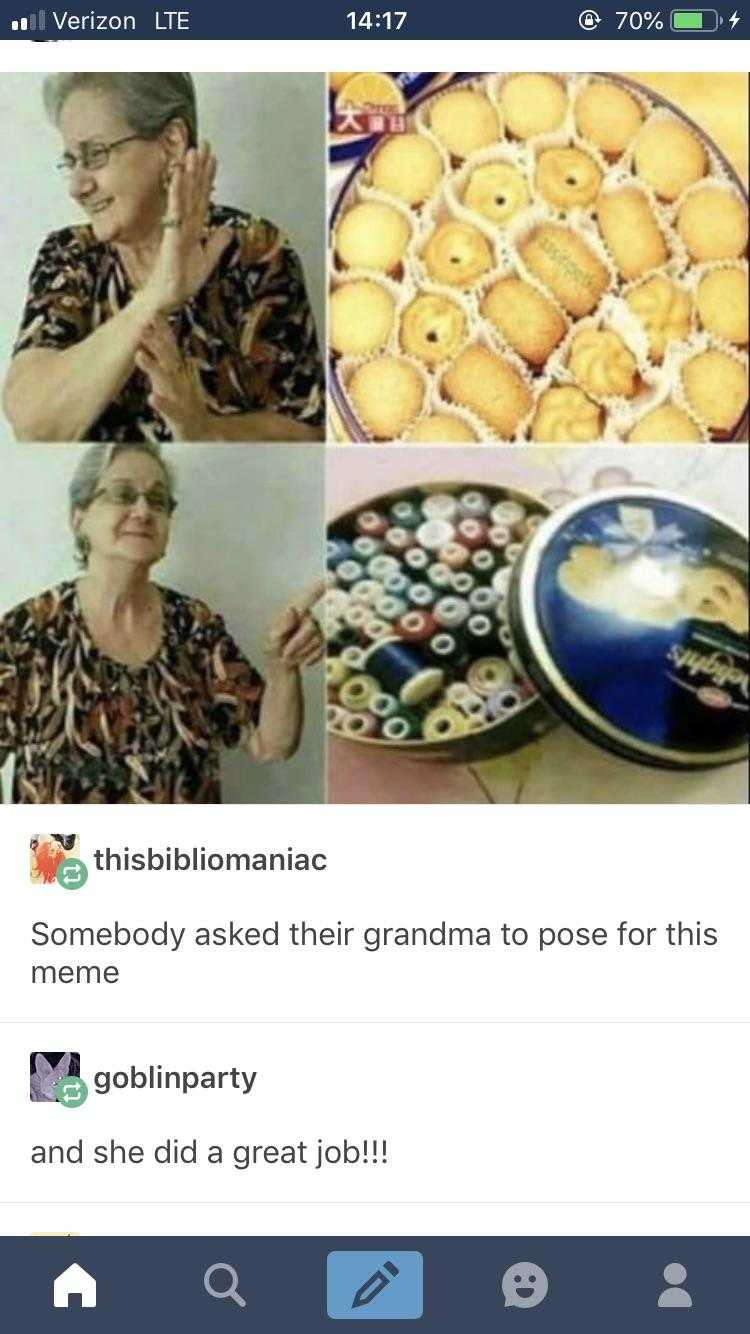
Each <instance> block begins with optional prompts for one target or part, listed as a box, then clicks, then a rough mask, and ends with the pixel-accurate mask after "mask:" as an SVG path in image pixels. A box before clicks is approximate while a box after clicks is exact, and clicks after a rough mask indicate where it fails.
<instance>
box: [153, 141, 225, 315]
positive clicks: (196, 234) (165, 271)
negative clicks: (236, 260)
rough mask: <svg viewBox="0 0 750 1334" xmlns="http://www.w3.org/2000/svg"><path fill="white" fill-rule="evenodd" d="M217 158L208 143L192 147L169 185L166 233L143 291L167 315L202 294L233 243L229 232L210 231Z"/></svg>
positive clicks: (223, 229)
mask: <svg viewBox="0 0 750 1334" xmlns="http://www.w3.org/2000/svg"><path fill="white" fill-rule="evenodd" d="M215 176H216V158H215V157H214V155H213V153H212V152H211V149H210V147H209V145H208V144H207V143H203V144H201V146H200V148H189V149H188V151H187V153H186V155H185V160H184V162H180V163H178V164H177V165H176V166H175V168H174V170H173V173H172V176H171V178H170V182H169V194H168V198H167V212H166V215H165V217H164V221H163V224H162V225H163V228H164V234H163V237H162V243H161V247H160V249H159V253H158V255H157V257H156V263H155V264H154V267H153V269H152V271H151V275H150V277H149V279H148V282H147V283H146V286H145V289H144V291H145V292H146V294H147V295H148V297H149V298H150V300H151V301H152V302H153V304H154V312H155V314H162V315H168V314H169V313H170V312H171V311H173V310H177V309H178V308H179V307H180V306H184V304H185V302H186V301H189V300H190V298H191V297H193V296H195V294H196V292H199V291H200V289H201V287H202V286H203V284H204V283H205V282H206V280H207V278H208V277H209V275H210V274H211V273H212V272H213V270H214V269H215V268H216V265H217V264H218V262H219V260H220V259H221V256H222V255H223V253H224V251H225V250H226V248H227V246H228V245H229V243H230V242H231V240H232V231H231V228H229V227H217V228H215V229H214V230H213V231H210V232H207V231H206V222H207V219H208V208H209V204H210V202H211V190H212V188H213V183H214V177H215Z"/></svg>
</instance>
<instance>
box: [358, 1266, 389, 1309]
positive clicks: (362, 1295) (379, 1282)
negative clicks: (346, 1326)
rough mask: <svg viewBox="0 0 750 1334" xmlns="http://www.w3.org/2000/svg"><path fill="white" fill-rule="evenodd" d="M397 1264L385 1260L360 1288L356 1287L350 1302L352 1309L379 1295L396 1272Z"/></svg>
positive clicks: (364, 1304)
mask: <svg viewBox="0 0 750 1334" xmlns="http://www.w3.org/2000/svg"><path fill="white" fill-rule="evenodd" d="M398 1272H399V1271H398V1266H397V1265H395V1264H394V1263H393V1261H392V1260H386V1261H385V1263H384V1264H383V1266H382V1268H381V1269H376V1270H375V1273H374V1274H370V1277H369V1278H368V1279H366V1280H365V1282H364V1283H363V1284H362V1287H361V1288H357V1291H356V1292H355V1294H354V1301H353V1302H352V1310H353V1311H355V1310H356V1309H357V1307H358V1306H369V1304H370V1302H371V1301H374V1300H375V1298H376V1297H379V1296H380V1294H381V1292H382V1291H383V1289H384V1288H387V1287H388V1284H389V1283H390V1282H391V1281H392V1279H394V1278H395V1277H396V1275H397V1274H398Z"/></svg>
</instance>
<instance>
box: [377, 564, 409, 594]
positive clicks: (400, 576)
mask: <svg viewBox="0 0 750 1334" xmlns="http://www.w3.org/2000/svg"><path fill="white" fill-rule="evenodd" d="M383 588H384V589H385V591H386V593H391V594H392V595H393V597H395V598H402V597H406V594H407V593H408V591H409V580H408V578H407V577H406V575H405V574H404V573H403V571H401V570H398V571H397V572H396V573H395V574H387V575H386V576H385V578H384V580H383Z"/></svg>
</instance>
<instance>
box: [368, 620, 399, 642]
mask: <svg viewBox="0 0 750 1334" xmlns="http://www.w3.org/2000/svg"><path fill="white" fill-rule="evenodd" d="M362 629H363V631H364V635H365V639H367V640H369V642H370V643H371V644H375V643H377V641H378V640H379V639H387V638H388V637H389V635H390V634H391V633H392V631H391V623H390V621H384V620H382V618H381V617H380V616H371V617H370V618H369V620H367V621H365V623H364V625H363V627H362Z"/></svg>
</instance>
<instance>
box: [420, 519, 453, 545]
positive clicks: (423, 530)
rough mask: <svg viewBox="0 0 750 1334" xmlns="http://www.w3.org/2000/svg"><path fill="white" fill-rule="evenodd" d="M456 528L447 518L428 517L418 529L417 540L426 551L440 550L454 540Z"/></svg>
mask: <svg viewBox="0 0 750 1334" xmlns="http://www.w3.org/2000/svg"><path fill="white" fill-rule="evenodd" d="M455 532H456V530H455V528H454V527H453V524H452V523H449V522H448V520H447V519H428V520H427V522H426V523H421V524H420V525H419V527H418V529H417V541H418V542H419V545H420V546H421V547H424V549H425V551H440V548H441V547H444V546H447V545H448V543H449V542H452V541H453V538H454V535H455Z"/></svg>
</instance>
